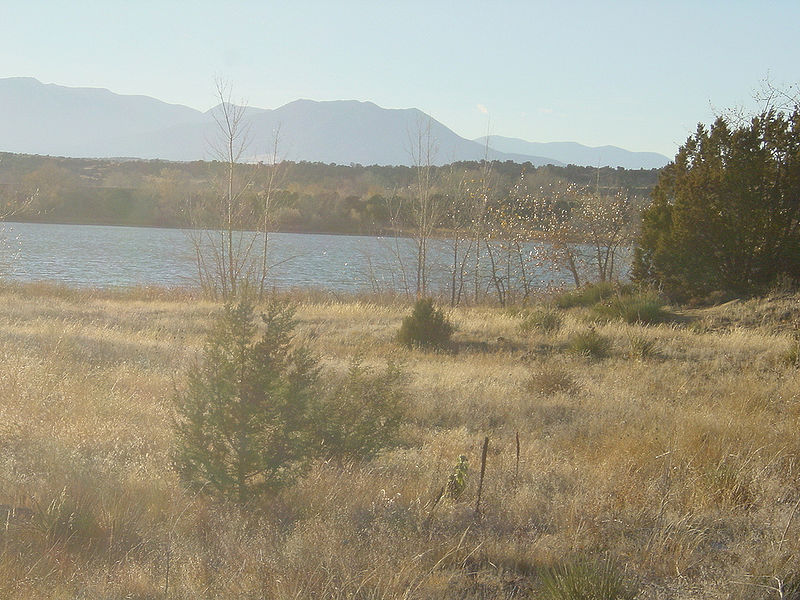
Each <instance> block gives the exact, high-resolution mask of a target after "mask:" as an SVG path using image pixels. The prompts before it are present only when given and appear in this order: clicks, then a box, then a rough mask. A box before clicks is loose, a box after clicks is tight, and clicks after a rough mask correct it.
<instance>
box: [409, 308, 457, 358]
mask: <svg viewBox="0 0 800 600" xmlns="http://www.w3.org/2000/svg"><path fill="white" fill-rule="evenodd" d="M452 335H453V325H452V324H451V323H450V321H449V320H448V319H447V317H445V316H444V313H443V312H442V310H441V309H438V308H436V307H434V305H433V299H432V298H420V299H419V300H417V301H416V303H415V304H414V309H413V310H412V312H411V314H410V315H408V316H407V317H405V318H404V319H403V323H402V325H401V326H400V331H398V332H397V341H398V342H399V343H400V344H403V345H404V346H408V347H409V348H429V349H445V348H447V347H448V346H449V345H450V336H452Z"/></svg>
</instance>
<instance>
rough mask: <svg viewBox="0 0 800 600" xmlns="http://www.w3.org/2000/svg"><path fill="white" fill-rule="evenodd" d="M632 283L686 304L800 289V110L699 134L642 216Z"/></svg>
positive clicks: (723, 122) (720, 124)
mask: <svg viewBox="0 0 800 600" xmlns="http://www.w3.org/2000/svg"><path fill="white" fill-rule="evenodd" d="M634 277H635V279H637V280H639V281H652V282H655V283H657V284H658V285H660V286H662V287H663V288H664V290H665V291H666V292H667V293H668V294H669V295H670V296H672V297H674V298H677V299H684V298H688V297H692V296H702V295H705V294H708V293H709V292H712V291H716V290H724V291H728V292H733V293H738V294H748V293H756V292H760V291H764V290H765V289H767V288H768V287H769V286H770V285H772V284H773V283H775V282H776V281H778V280H781V279H790V280H793V281H795V282H800V110H799V109H798V106H797V103H795V104H794V107H793V108H792V110H791V111H789V112H782V111H778V110H775V109H774V108H767V109H766V110H764V111H762V112H761V113H760V114H758V115H756V116H755V117H753V118H752V119H750V120H749V122H747V121H745V122H741V123H734V122H733V120H732V119H731V118H718V119H717V120H716V121H715V123H714V124H713V125H712V126H711V127H710V128H706V127H704V126H702V125H701V126H699V127H698V129H697V131H696V133H695V134H694V135H693V136H691V137H690V138H689V139H688V140H687V141H686V143H685V144H684V145H683V146H682V147H681V148H680V150H679V151H678V154H677V155H676V157H675V161H674V162H673V163H671V164H670V165H668V166H667V167H665V169H664V170H663V172H662V173H661V176H660V178H659V181H658V184H657V186H656V188H655V189H654V191H653V203H652V205H651V207H650V208H649V209H648V210H647V211H646V212H645V213H644V216H643V227H642V234H641V237H640V238H639V243H638V248H637V249H636V253H635V258H634Z"/></svg>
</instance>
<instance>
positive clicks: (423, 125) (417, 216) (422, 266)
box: [409, 117, 444, 296]
mask: <svg viewBox="0 0 800 600" xmlns="http://www.w3.org/2000/svg"><path fill="white" fill-rule="evenodd" d="M409 146H410V148H409V152H410V154H411V162H412V164H413V167H414V172H415V178H414V184H413V187H412V205H411V206H412V210H411V213H412V215H413V229H412V232H411V233H412V236H413V238H414V242H415V251H416V291H417V296H425V295H427V293H428V276H429V273H428V242H429V241H430V239H431V236H432V235H433V232H434V229H435V228H436V227H437V226H438V225H439V222H440V219H441V216H442V212H443V208H444V202H442V201H441V199H440V198H436V197H435V195H434V189H433V187H434V180H433V161H434V158H435V156H436V152H437V143H436V140H435V139H434V138H433V137H432V135H431V118H430V117H428V118H427V120H422V119H421V120H419V121H418V122H417V126H416V129H415V130H414V131H413V132H409Z"/></svg>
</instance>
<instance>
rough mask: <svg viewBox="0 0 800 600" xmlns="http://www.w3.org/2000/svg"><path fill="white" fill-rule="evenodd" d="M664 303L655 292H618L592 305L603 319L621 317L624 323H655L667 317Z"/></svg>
mask: <svg viewBox="0 0 800 600" xmlns="http://www.w3.org/2000/svg"><path fill="white" fill-rule="evenodd" d="M663 307H664V303H663V302H662V301H661V299H660V298H659V297H658V295H657V294H655V293H650V292H643V293H638V294H620V295H618V296H615V297H613V298H610V299H608V300H606V301H604V302H602V303H599V304H597V305H595V306H594V308H593V312H594V314H595V315H596V316H597V317H599V318H601V319H605V320H612V319H622V320H623V321H625V322H626V323H631V324H632V323H643V324H655V323H662V322H664V321H666V320H667V319H668V318H669V313H667V311H665V310H664V308H663Z"/></svg>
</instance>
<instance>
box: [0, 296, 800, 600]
mask: <svg viewBox="0 0 800 600" xmlns="http://www.w3.org/2000/svg"><path fill="white" fill-rule="evenodd" d="M294 299H295V301H296V302H297V313H296V318H297V320H298V322H299V325H298V328H297V339H298V340H302V341H305V342H306V343H308V344H309V345H310V346H311V348H312V350H313V351H314V353H315V354H316V356H318V357H319V361H320V364H321V366H322V368H323V377H324V374H325V373H333V372H343V371H344V370H346V369H347V366H348V364H349V363H350V361H351V358H352V357H353V356H354V355H355V354H357V353H360V354H362V355H363V356H364V357H365V361H366V362H367V363H369V364H375V365H380V364H382V363H384V362H385V359H386V358H389V357H392V358H394V359H396V360H398V361H400V362H401V363H402V364H403V369H404V370H405V374H406V375H405V381H406V384H405V385H406V386H407V390H408V395H409V408H408V415H407V422H406V423H405V424H404V425H403V427H402V429H401V439H402V444H401V445H400V446H399V447H396V448H393V449H391V450H387V451H384V452H382V453H381V454H379V455H378V456H377V457H376V458H374V459H372V460H370V461H368V462H363V463H350V464H341V463H335V464H334V463H331V462H317V463H315V464H313V465H311V466H310V468H309V470H308V471H307V472H306V473H305V475H304V476H303V477H302V478H300V479H299V480H298V481H297V482H296V483H295V484H293V485H292V486H290V487H288V488H285V489H284V490H282V491H280V492H279V493H278V494H277V495H274V496H270V497H265V498H263V499H261V500H260V501H259V502H257V503H253V504H252V505H250V506H247V507H245V508H244V509H240V508H238V507H236V506H233V505H226V504H221V503H219V502H217V501H215V500H214V499H213V498H209V497H207V496H205V495H203V494H202V493H201V494H195V493H192V492H190V491H188V490H186V489H184V487H183V486H182V485H181V483H180V481H179V479H178V477H177V475H176V472H175V470H174V469H173V467H172V465H171V447H172V445H173V418H174V397H175V394H176V390H179V389H181V386H183V385H184V378H183V377H184V373H185V372H186V369H187V367H188V366H189V365H190V364H192V362H193V361H196V360H198V357H199V353H200V351H201V350H202V347H203V343H204V338H205V334H206V331H207V329H208V327H209V325H210V324H211V322H212V319H213V318H214V315H216V314H217V313H218V311H219V306H218V305H215V304H213V303H210V302H207V301H203V300H199V299H197V298H193V297H192V296H191V295H190V294H186V293H179V292H167V291H164V292H159V291H157V290H144V291H139V292H130V293H122V292H117V293H112V292H106V293H100V292H82V291H76V290H68V289H63V288H51V287H47V286H32V285H29V286H5V287H2V288H0V504H2V505H3V506H2V507H0V517H2V518H1V519H0V598H4V599H5V598H9V599H10V598H14V599H29V598H54V599H59V598H64V599H66V598H70V599H72V598H87V599H95V598H97V599H100V598H102V599H122V598H131V599H150V598H152V599H156V598H174V599H178V598H186V599H189V598H192V599H194V598H237V599H238V598H275V599H280V600H283V599H289V598H320V599H321V598H335V599H344V598H352V599H379V598H382V599H383V598H385V599H388V598H407V599H429V598H447V599H457V598H458V599H472V598H475V599H478V598H482V599H490V598H491V599H494V598H498V599H499V598H545V597H548V596H547V595H546V594H545V592H544V591H543V587H542V581H541V573H542V570H543V569H546V568H548V567H553V566H555V565H559V564H564V563H570V562H571V561H580V560H582V559H594V560H598V561H606V562H610V563H613V564H614V565H615V566H616V569H617V571H618V573H620V574H621V575H622V577H623V578H624V579H625V580H626V581H628V582H630V583H631V584H632V585H635V586H636V587H637V588H638V590H639V595H638V596H637V597H639V598H648V599H650V598H653V599H662V598H663V599H667V598H675V599H684V598H698V599H699V598H711V599H713V598H736V599H758V598H781V597H785V598H790V597H791V598H798V597H800V590H795V591H794V592H792V589H791V588H792V577H793V575H795V574H797V573H800V514H798V513H800V508H798V507H799V506H800V375H799V374H798V369H797V364H796V355H797V354H796V353H797V345H796V344H797V342H796V339H795V337H794V336H795V329H794V327H795V324H796V323H797V322H798V321H797V320H798V319H799V318H800V299H799V298H798V297H797V296H791V295H782V296H780V295H776V296H773V297H768V298H763V299H758V300H749V301H742V302H734V303H729V304H727V305H723V306H720V307H714V308H707V309H692V310H688V309H687V310H683V311H676V312H677V313H679V314H678V315H676V318H674V319H672V320H670V321H668V322H666V323H662V324H659V325H647V326H645V325H631V324H626V323H623V322H622V321H619V320H611V321H608V322H603V321H600V322H590V317H591V315H592V313H591V311H589V310H588V309H584V308H574V309H569V310H558V311H556V312H554V313H552V314H554V315H555V317H554V318H553V319H551V321H553V322H549V323H548V324H547V326H541V325H537V324H534V325H533V326H531V325H530V324H528V326H527V327H526V326H525V325H524V324H525V323H526V313H524V312H522V313H519V312H518V313H514V312H512V311H504V310H501V309H496V308H490V307H468V308H460V309H457V310H454V311H451V312H449V313H448V315H449V317H450V319H451V320H452V321H453V323H454V325H455V326H456V333H455V335H454V340H455V341H454V347H455V350H454V351H453V352H451V353H425V352H421V351H417V350H406V349H403V348H401V347H399V346H398V345H397V344H396V343H395V342H394V339H393V338H394V335H395V333H396V331H397V330H398V328H399V325H400V322H401V320H402V317H403V316H404V315H405V314H407V313H408V312H409V309H410V307H409V306H408V305H407V304H404V303H401V302H399V301H398V302H393V301H388V300H369V299H367V298H364V299H355V298H354V299H345V300H336V299H332V298H328V297H326V296H324V295H317V296H313V295H308V296H301V295H297V296H296V297H295V298H294ZM590 329H591V330H593V331H594V332H595V333H597V334H598V335H599V336H602V337H603V338H604V339H606V340H607V341H608V342H609V344H610V345H609V347H608V348H607V356H605V357H596V358H592V357H590V356H587V355H585V354H582V353H580V352H572V351H570V349H571V348H572V347H573V345H574V340H575V336H576V335H579V334H581V333H586V332H587V331H589V330H590ZM485 436H488V437H489V446H488V456H487V462H486V473H485V481H484V483H483V490H482V498H481V507H480V514H476V512H475V504H476V500H477V498H476V494H477V488H478V478H479V477H478V474H479V471H480V457H481V447H482V444H483V440H484V438H485ZM517 436H518V437H519V448H520V452H519V456H517V443H516V440H517ZM461 454H464V455H466V456H467V459H468V464H469V478H468V482H467V487H466V490H465V492H464V493H463V494H462V495H461V496H460V497H459V498H458V499H457V500H453V499H449V498H443V499H442V500H441V501H440V502H439V503H437V504H436V505H435V506H434V501H435V499H436V497H437V494H438V491H439V490H440V489H441V488H442V486H443V485H444V484H445V482H446V481H447V478H448V475H449V474H450V473H451V472H452V470H453V467H454V465H455V464H456V463H457V462H458V457H459V455H461ZM791 593H795V594H797V595H794V596H792V595H791ZM565 597H566V596H565ZM576 597H577V596H576Z"/></svg>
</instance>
